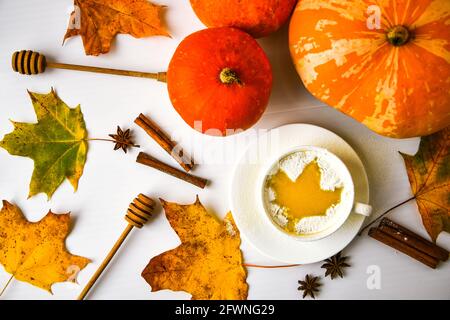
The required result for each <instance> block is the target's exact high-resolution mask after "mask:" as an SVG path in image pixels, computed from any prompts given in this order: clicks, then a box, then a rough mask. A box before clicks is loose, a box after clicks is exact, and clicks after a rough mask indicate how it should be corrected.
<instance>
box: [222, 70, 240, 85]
mask: <svg viewBox="0 0 450 320" xmlns="http://www.w3.org/2000/svg"><path fill="white" fill-rule="evenodd" d="M219 78H220V81H222V83H223V84H233V83H237V84H242V82H241V79H239V76H238V75H237V73H236V71H234V70H232V69H230V68H223V69H222V71H221V72H220V75H219Z"/></svg>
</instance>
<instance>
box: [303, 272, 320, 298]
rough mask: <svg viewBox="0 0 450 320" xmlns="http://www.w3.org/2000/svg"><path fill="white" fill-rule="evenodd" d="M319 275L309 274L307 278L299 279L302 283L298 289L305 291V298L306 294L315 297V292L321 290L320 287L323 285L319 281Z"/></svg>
mask: <svg viewBox="0 0 450 320" xmlns="http://www.w3.org/2000/svg"><path fill="white" fill-rule="evenodd" d="M319 279H320V278H319V277H314V276H312V275H309V274H307V275H306V277H305V280H303V281H301V280H299V281H298V284H299V285H300V286H299V287H298V290H301V291H303V299H305V298H306V296H310V297H311V298H313V299H315V298H316V297H315V296H314V293H316V292H319V291H320V290H319V287H320V286H321V285H322V284H321V283H320V282H319Z"/></svg>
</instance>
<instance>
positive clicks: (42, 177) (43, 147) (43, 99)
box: [0, 90, 88, 198]
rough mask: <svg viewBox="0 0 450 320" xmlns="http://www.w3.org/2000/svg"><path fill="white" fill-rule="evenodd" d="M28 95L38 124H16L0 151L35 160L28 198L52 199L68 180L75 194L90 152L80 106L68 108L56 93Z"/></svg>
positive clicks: (6, 136)
mask: <svg viewBox="0 0 450 320" xmlns="http://www.w3.org/2000/svg"><path fill="white" fill-rule="evenodd" d="M29 95H30V98H31V101H32V102H33V107H34V111H35V113H36V116H37V120H38V122H37V123H20V122H13V125H14V131H13V132H11V133H9V134H7V135H5V137H4V138H3V140H2V141H0V147H2V148H4V149H6V150H7V151H8V152H9V153H10V154H12V155H17V156H22V157H29V158H31V159H33V160H34V171H33V176H32V177H31V182H30V192H29V197H32V196H34V195H35V194H38V193H40V192H44V193H45V194H47V196H48V198H51V196H52V195H53V193H54V192H55V190H56V189H57V188H58V187H59V185H60V184H61V183H62V182H63V181H64V179H66V178H67V179H68V180H69V182H70V183H71V184H72V186H73V188H74V189H75V190H76V189H77V188H78V180H79V179H80V177H81V175H82V174H83V169H84V164H85V162H86V154H87V150H88V144H87V140H86V139H87V131H86V125H85V123H84V119H83V114H82V113H81V109H80V106H78V107H76V108H74V109H71V108H69V107H68V106H67V105H66V104H65V103H64V102H63V101H62V100H61V99H60V98H59V97H58V96H57V95H56V93H55V91H53V90H52V91H51V92H50V93H49V94H37V93H33V92H29Z"/></svg>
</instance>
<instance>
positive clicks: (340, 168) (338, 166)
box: [258, 146, 372, 241]
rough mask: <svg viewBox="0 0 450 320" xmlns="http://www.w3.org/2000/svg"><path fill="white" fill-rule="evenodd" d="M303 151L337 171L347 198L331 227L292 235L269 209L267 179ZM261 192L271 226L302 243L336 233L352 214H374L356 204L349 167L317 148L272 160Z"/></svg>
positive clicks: (289, 152) (294, 151)
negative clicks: (293, 156) (281, 165)
mask: <svg viewBox="0 0 450 320" xmlns="http://www.w3.org/2000/svg"><path fill="white" fill-rule="evenodd" d="M302 151H305V152H306V151H312V152H314V153H317V155H318V156H319V157H320V158H321V159H323V160H325V161H327V162H328V163H329V164H331V166H332V168H333V169H334V170H335V171H336V173H337V175H338V176H339V178H340V179H341V180H342V182H343V185H344V186H345V192H346V194H345V197H344V196H341V203H340V209H339V212H337V213H336V215H335V216H334V217H333V218H332V221H331V222H330V225H329V226H327V227H326V228H324V229H322V230H320V231H318V232H314V233H305V234H299V235H296V234H291V233H288V232H287V231H285V230H284V229H283V228H282V227H281V226H280V225H278V224H277V223H276V222H275V221H274V220H273V218H272V216H271V213H270V210H269V208H267V205H266V204H267V203H268V202H269V200H268V199H267V189H266V181H267V178H268V177H269V176H270V175H271V174H273V173H274V171H277V170H279V163H280V161H281V160H283V159H285V158H287V157H288V156H289V155H291V154H295V153H297V152H302ZM258 185H259V190H260V194H261V197H260V201H259V202H260V210H261V212H263V213H264V215H265V216H266V218H267V219H268V220H269V221H270V224H271V225H272V226H273V227H275V228H276V229H277V230H278V231H279V232H282V233H284V234H286V235H287V236H290V237H294V238H296V239H297V240H300V241H314V240H320V239H323V238H325V237H328V236H329V235H331V234H332V233H334V232H336V231H337V230H338V229H339V228H340V227H341V226H342V225H343V224H344V222H345V221H346V220H347V218H348V217H349V215H350V214H351V213H356V214H361V215H364V216H370V214H371V213H372V207H371V206H370V205H368V204H363V203H359V202H355V201H354V198H355V194H354V190H355V188H354V183H353V179H352V176H351V174H350V171H349V170H348V168H347V166H346V165H345V164H344V163H343V162H342V160H341V159H339V158H338V157H337V156H336V155H334V154H333V153H331V152H330V151H328V150H326V149H324V148H319V147H315V146H301V147H296V148H294V149H291V150H289V151H287V152H285V153H284V154H283V155H282V156H278V157H276V159H272V161H270V162H268V163H267V165H266V166H265V167H264V169H263V170H262V175H261V177H260V181H259V183H258Z"/></svg>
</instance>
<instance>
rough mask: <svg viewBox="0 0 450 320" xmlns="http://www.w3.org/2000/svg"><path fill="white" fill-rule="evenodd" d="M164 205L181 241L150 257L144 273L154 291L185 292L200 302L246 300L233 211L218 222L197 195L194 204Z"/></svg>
mask: <svg viewBox="0 0 450 320" xmlns="http://www.w3.org/2000/svg"><path fill="white" fill-rule="evenodd" d="M161 203H162V205H163V208H164V211H165V213H166V216H167V219H168V220H169V222H170V224H171V226H172V228H174V230H175V232H176V233H177V234H178V236H179V237H180V239H181V242H182V243H181V245H180V246H178V247H177V248H175V249H173V250H170V251H167V252H164V253H162V254H160V255H158V256H156V257H154V258H153V259H151V260H150V262H149V264H148V265H147V267H146V268H145V269H144V271H143V272H142V276H143V277H144V279H145V280H146V281H147V282H148V283H149V284H150V286H151V287H152V291H158V290H163V289H171V290H175V291H186V292H189V293H190V294H192V299H195V300H198V299H200V300H210V299H213V300H223V299H247V295H248V285H247V282H246V279H247V272H246V270H245V269H244V267H243V264H242V262H243V261H242V253H241V251H240V248H239V247H240V244H241V239H240V235H239V230H238V229H237V227H236V225H235V224H234V221H233V217H232V215H231V213H228V214H227V216H226V217H225V219H224V221H223V222H219V221H217V219H216V218H215V217H213V216H212V215H211V214H210V213H208V211H207V210H206V209H205V208H204V207H203V205H202V204H201V203H200V200H199V199H198V197H197V200H196V202H195V203H194V204H191V205H180V204H176V203H170V202H166V201H164V200H161Z"/></svg>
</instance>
